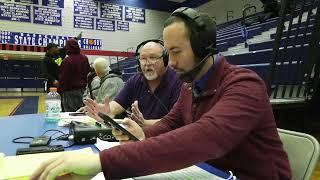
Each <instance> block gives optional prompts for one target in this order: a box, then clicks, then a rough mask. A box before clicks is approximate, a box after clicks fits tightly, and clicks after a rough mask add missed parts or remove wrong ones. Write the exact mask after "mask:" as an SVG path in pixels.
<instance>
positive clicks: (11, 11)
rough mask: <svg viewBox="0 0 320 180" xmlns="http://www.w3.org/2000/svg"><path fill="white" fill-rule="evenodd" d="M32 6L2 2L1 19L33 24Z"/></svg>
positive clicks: (0, 3)
mask: <svg viewBox="0 0 320 180" xmlns="http://www.w3.org/2000/svg"><path fill="white" fill-rule="evenodd" d="M30 7H31V6H30V5H24V4H13V3H6V2H0V19H2V20H9V21H19V22H31V18H30V17H31V10H30V9H31V8H30Z"/></svg>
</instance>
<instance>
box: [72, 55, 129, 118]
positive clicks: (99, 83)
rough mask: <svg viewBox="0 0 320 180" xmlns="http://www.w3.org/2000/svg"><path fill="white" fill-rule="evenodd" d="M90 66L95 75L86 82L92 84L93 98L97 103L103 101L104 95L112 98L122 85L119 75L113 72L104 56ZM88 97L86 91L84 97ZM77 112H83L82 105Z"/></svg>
mask: <svg viewBox="0 0 320 180" xmlns="http://www.w3.org/2000/svg"><path fill="white" fill-rule="evenodd" d="M92 66H93V68H94V71H95V74H96V75H97V76H96V77H94V78H93V79H92V82H88V83H91V84H92V89H91V91H92V92H93V95H94V96H93V98H94V100H95V101H96V102H97V103H103V102H104V99H105V98H106V97H108V99H110V100H113V99H114V97H115V96H116V95H117V94H118V93H119V91H120V90H121V89H122V88H123V85H124V82H123V80H122V79H121V75H118V74H115V73H113V72H112V71H111V69H110V63H109V61H107V60H106V59H104V58H97V59H95V60H94V63H93V65H92ZM87 91H90V89H88V88H87V90H86V92H87ZM88 98H90V97H89V93H86V95H85V96H84V99H88ZM78 112H84V107H82V108H80V109H79V110H78Z"/></svg>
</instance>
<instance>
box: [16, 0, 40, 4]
mask: <svg viewBox="0 0 320 180" xmlns="http://www.w3.org/2000/svg"><path fill="white" fill-rule="evenodd" d="M15 2H21V3H27V4H39V1H38V0H15Z"/></svg>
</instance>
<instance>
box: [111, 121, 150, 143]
mask: <svg viewBox="0 0 320 180" xmlns="http://www.w3.org/2000/svg"><path fill="white" fill-rule="evenodd" d="M117 122H118V123H120V124H123V125H125V126H127V127H126V130H127V131H129V132H130V133H131V134H133V135H134V136H135V137H137V138H138V139H139V140H140V141H142V140H144V139H145V135H144V132H143V130H142V128H141V127H140V126H139V125H138V124H137V123H136V122H135V121H133V120H131V119H129V118H124V120H122V121H117ZM112 134H113V135H114V137H115V138H116V139H117V140H119V141H120V143H126V142H131V140H129V136H127V135H126V134H124V133H123V132H121V131H120V130H117V129H114V128H113V129H112Z"/></svg>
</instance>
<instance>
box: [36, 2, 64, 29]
mask: <svg viewBox="0 0 320 180" xmlns="http://www.w3.org/2000/svg"><path fill="white" fill-rule="evenodd" d="M61 16H62V14H61V10H60V9H53V8H46V7H36V6H34V7H33V23H35V24H45V25H54V26H62V20H61V19H62V18H61Z"/></svg>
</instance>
